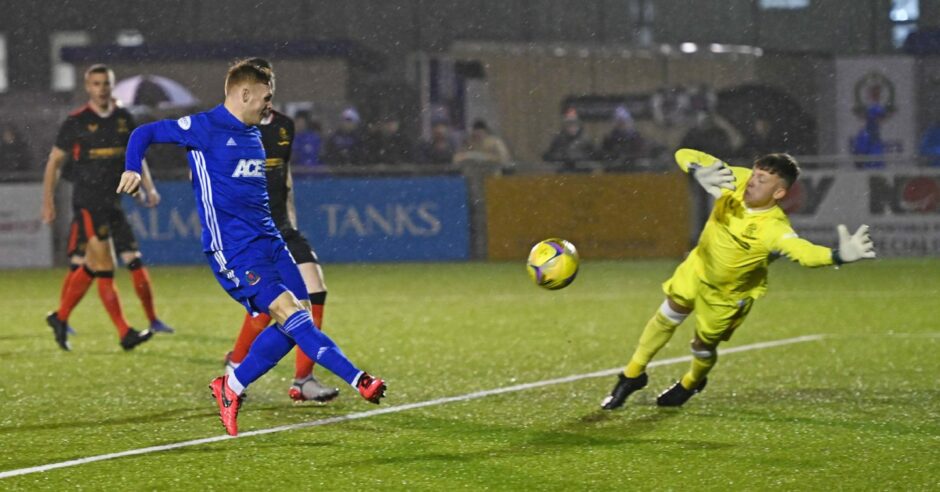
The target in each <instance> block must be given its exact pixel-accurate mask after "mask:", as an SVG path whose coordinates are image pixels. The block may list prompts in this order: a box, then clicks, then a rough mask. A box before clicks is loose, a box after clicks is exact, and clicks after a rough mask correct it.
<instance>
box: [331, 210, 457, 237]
mask: <svg viewBox="0 0 940 492" xmlns="http://www.w3.org/2000/svg"><path fill="white" fill-rule="evenodd" d="M437 208H438V206H437V204H435V203H432V202H422V203H419V204H402V203H390V204H388V205H386V206H385V208H384V209H380V208H377V207H375V206H374V205H366V206H364V207H361V209H360V208H357V207H355V206H350V205H345V204H341V203H329V204H325V205H321V206H320V209H321V210H323V211H324V212H325V213H326V223H327V231H328V234H329V236H330V237H344V236H346V235H348V234H355V235H356V236H358V237H367V236H372V235H383V236H392V237H402V236H417V237H432V236H436V235H438V234H440V232H441V229H442V228H443V224H442V223H441V220H440V218H438V217H437V215H436V214H435V212H436V210H437Z"/></svg>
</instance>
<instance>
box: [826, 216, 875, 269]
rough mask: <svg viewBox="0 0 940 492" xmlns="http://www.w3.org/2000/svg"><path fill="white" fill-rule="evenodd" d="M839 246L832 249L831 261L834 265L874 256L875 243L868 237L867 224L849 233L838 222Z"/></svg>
mask: <svg viewBox="0 0 940 492" xmlns="http://www.w3.org/2000/svg"><path fill="white" fill-rule="evenodd" d="M837 230H838V231H839V247H838V248H836V249H833V250H832V261H833V263H835V264H836V265H841V264H843V263H852V262H853V261H858V260H862V259H865V258H874V257H875V245H874V244H873V243H872V242H871V238H870V237H868V226H867V225H862V226H861V227H859V228H858V230H857V231H855V234H852V235H849V230H848V228H846V227H845V225H844V224H839V227H838V228H837Z"/></svg>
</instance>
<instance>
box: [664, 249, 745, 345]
mask: <svg viewBox="0 0 940 492" xmlns="http://www.w3.org/2000/svg"><path fill="white" fill-rule="evenodd" d="M698 261H700V260H699V259H698V257H697V256H696V255H695V254H690V255H689V257H688V258H686V259H685V261H683V262H682V263H681V264H680V265H679V266H678V267H677V268H676V271H675V272H674V273H673V274H672V277H671V278H670V279H669V280H667V281H665V282H663V293H665V294H666V296H668V297H669V298H670V299H672V300H673V301H675V302H676V303H678V304H680V305H682V306H684V307H686V308H688V309H692V310H693V313H692V314H693V315H694V316H695V325H696V326H695V333H696V334H697V335H698V337H699V338H700V339H701V340H702V341H703V342H705V343H707V344H708V345H711V346H715V345H718V343H719V342H721V341H726V340H730V339H731V335H732V334H733V333H734V330H735V329H737V328H738V327H739V326H741V323H743V322H744V319H745V318H747V315H748V313H750V312H751V306H753V305H754V299H753V298H750V297H749V298H746V299H742V300H731V299H728V298H727V296H724V295H722V294H721V292H719V291H718V289H715V288H714V287H712V286H711V285H709V284H706V283H705V282H702V280H701V279H700V278H699V276H698V274H697V273H696V272H695V270H696V265H695V263H696V262H698Z"/></svg>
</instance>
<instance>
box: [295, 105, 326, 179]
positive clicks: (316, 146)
mask: <svg viewBox="0 0 940 492" xmlns="http://www.w3.org/2000/svg"><path fill="white" fill-rule="evenodd" d="M321 131H322V130H321V128H320V122H319V121H312V120H311V119H310V113H308V112H306V111H298V112H297V115H296V116H295V117H294V144H293V146H292V147H291V154H292V155H291V161H292V163H293V164H298V165H301V166H316V165H317V164H319V163H320V146H321V144H322V142H323V139H322V138H321V137H320V134H321Z"/></svg>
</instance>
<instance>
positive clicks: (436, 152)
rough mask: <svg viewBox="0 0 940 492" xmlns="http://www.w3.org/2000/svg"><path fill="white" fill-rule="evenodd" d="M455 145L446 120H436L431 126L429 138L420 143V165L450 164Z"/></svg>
mask: <svg viewBox="0 0 940 492" xmlns="http://www.w3.org/2000/svg"><path fill="white" fill-rule="evenodd" d="M456 152H457V145H456V144H455V143H454V137H453V135H452V134H451V130H450V124H449V123H447V121H446V120H437V121H435V122H434V124H433V126H431V138H430V140H425V141H423V142H421V146H420V148H419V149H418V159H419V161H420V162H421V163H422V164H451V163H453V162H454V154H455V153H456Z"/></svg>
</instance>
